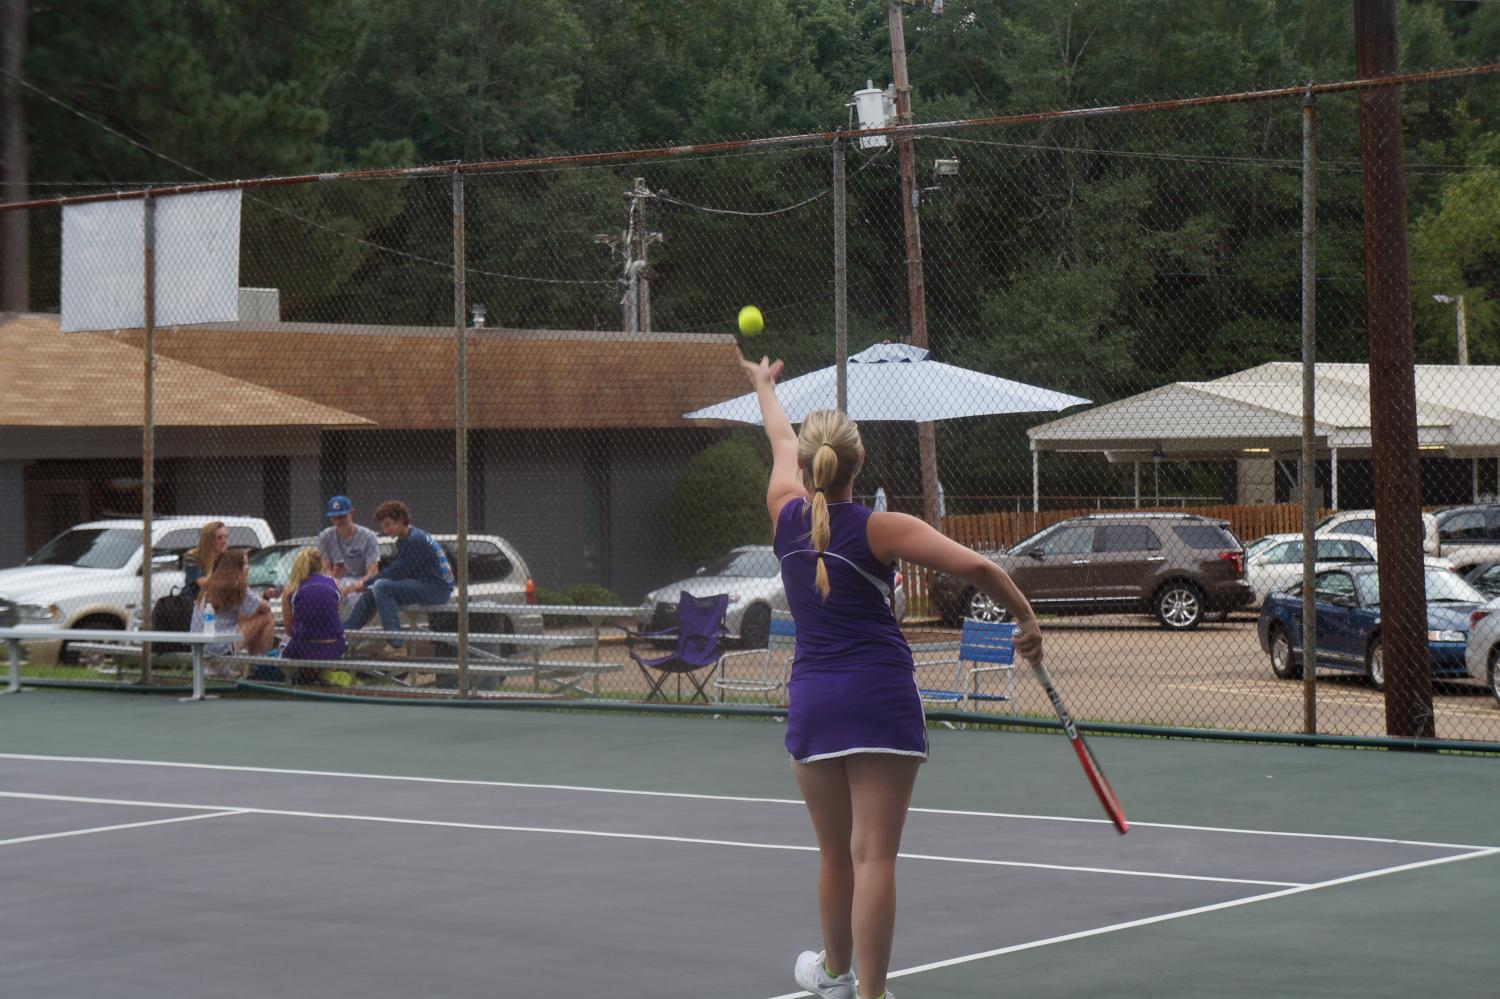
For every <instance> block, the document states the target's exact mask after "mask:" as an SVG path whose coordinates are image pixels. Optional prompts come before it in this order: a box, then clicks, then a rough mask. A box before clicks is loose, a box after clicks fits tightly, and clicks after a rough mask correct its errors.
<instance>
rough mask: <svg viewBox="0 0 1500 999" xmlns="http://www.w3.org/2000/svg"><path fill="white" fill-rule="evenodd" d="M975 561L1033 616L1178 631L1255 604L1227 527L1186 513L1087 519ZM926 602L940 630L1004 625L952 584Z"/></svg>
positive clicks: (986, 601)
mask: <svg viewBox="0 0 1500 999" xmlns="http://www.w3.org/2000/svg"><path fill="white" fill-rule="evenodd" d="M985 555H986V557H987V558H989V559H991V560H993V561H994V562H995V563H996V564H998V565H999V566H1000V567H1001V568H1002V569H1004V570H1005V571H1006V572H1008V573H1010V576H1011V578H1012V579H1014V580H1015V581H1016V585H1017V586H1019V587H1020V588H1021V592H1022V593H1024V594H1026V599H1027V600H1029V601H1031V605H1032V607H1033V608H1035V609H1036V611H1037V612H1038V613H1056V614H1121V613H1131V612H1140V613H1146V614H1153V615H1155V616H1156V619H1157V620H1158V621H1160V622H1161V623H1162V625H1163V626H1164V627H1167V628H1171V629H1173V630H1177V631H1181V630H1186V629H1188V628H1196V627H1197V626H1198V624H1199V623H1200V622H1201V621H1202V620H1203V618H1204V616H1205V615H1209V614H1227V613H1228V612H1229V611H1232V610H1235V609H1236V608H1239V607H1244V606H1247V605H1248V604H1251V603H1253V602H1254V601H1255V591H1254V590H1252V589H1251V588H1250V584H1249V583H1248V582H1246V580H1245V553H1244V549H1243V548H1242V547H1241V546H1240V542H1239V539H1238V538H1236V537H1235V536H1234V534H1233V532H1231V531H1230V530H1229V522H1228V521H1223V520H1210V519H1208V518H1207V517H1200V516H1197V515H1196V514H1173V513H1104V514H1089V515H1087V516H1083V517H1074V518H1072V519H1071V520H1065V521H1062V522H1061V523H1058V524H1053V525H1052V526H1051V527H1048V528H1047V529H1045V530H1043V531H1038V532H1037V533H1036V534H1033V535H1032V536H1031V537H1029V538H1027V539H1026V540H1025V541H1022V542H1021V543H1020V544H1018V545H1016V546H1014V547H1013V548H1011V549H1010V550H1008V551H1004V552H986V553H985ZM929 594H930V596H931V599H932V602H933V606H934V609H935V610H936V612H937V613H938V614H939V615H940V616H941V617H942V618H943V619H944V620H946V621H949V622H957V621H959V620H961V619H963V618H965V617H974V618H978V619H980V620H985V621H1001V620H1005V619H1006V618H1007V617H1009V612H1008V611H1006V610H1005V608H1003V607H999V606H996V604H995V603H994V601H992V600H990V598H989V597H987V596H985V595H984V594H983V593H979V592H977V591H976V590H975V589H974V587H972V586H970V585H969V584H968V583H967V582H965V581H964V580H962V579H959V578H957V577H954V576H949V575H946V574H940V575H938V576H937V577H936V578H934V580H933V582H932V586H931V587H930V590H929Z"/></svg>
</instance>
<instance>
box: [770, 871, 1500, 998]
mask: <svg viewBox="0 0 1500 999" xmlns="http://www.w3.org/2000/svg"><path fill="white" fill-rule="evenodd" d="M1495 854H1500V847H1485V848H1482V849H1477V850H1474V851H1473V852H1471V853H1464V854H1459V855H1457V856H1453V857H1439V858H1436V859H1434V860H1421V861H1417V862H1416V863H1412V864H1402V865H1400V866H1398V867H1386V868H1383V869H1381V870H1378V871H1366V872H1364V873H1363V874H1350V875H1348V876H1347V877H1342V878H1335V879H1333V880H1332V881H1319V882H1317V883H1316V884H1307V885H1299V886H1297V887H1295V888H1287V889H1285V890H1283V891H1273V892H1267V893H1265V894H1264V895H1251V896H1249V897H1248V898H1236V899H1231V900H1229V901H1227V902H1215V903H1214V904H1212V905H1200V906H1198V907H1197V908H1193V909H1181V910H1179V911H1177V912H1165V913H1162V914H1161V915H1159V916H1147V917H1146V918H1144V919H1132V920H1130V921H1129V922H1124V923H1114V924H1112V925H1110V926H1099V927H1095V928H1094V929H1091V930H1080V931H1078V932H1077V933H1064V934H1062V935H1061V936H1055V937H1047V938H1046V939H1044V940H1031V941H1028V942H1027V943H1021V944H1013V945H1012V946H1010V947H997V948H995V949H994V950H986V951H981V952H979V953H977V954H965V955H963V956H962V957H952V958H948V959H947V960H945V961H933V962H931V963H930V964H919V965H916V966H914V967H910V968H902V969H900V970H899V971H892V972H890V973H889V974H888V975H887V976H886V977H887V978H904V977H906V976H908V975H916V974H920V973H921V972H924V971H935V970H937V969H938V968H951V967H953V966H954V965H958V964H970V963H972V962H974V961H983V960H987V959H988V958H992V957H1000V956H1001V955H1004V954H1014V953H1017V952H1018V951H1023V950H1034V949H1036V948H1038V947H1048V946H1051V945H1052V944H1059V943H1067V942H1068V941H1070V940H1082V939H1084V938H1086V937H1097V936H1102V935H1103V934H1105V933H1116V932H1118V931H1120V930H1129V929H1134V928H1135V927H1137V926H1150V925H1151V924H1152V923H1164V922H1167V921H1168V920H1172V919H1182V918H1183V917H1185V916H1198V915H1202V914H1203V913H1205V912H1216V911H1218V910H1220V909H1233V908H1236V907H1238V906H1241V905H1250V904H1251V903H1252V902H1265V901H1268V900H1270V899H1273V898H1285V897H1287V896H1289V895H1300V894H1301V893H1303V892H1308V891H1315V890H1317V889H1319V888H1331V887H1334V886H1335V885H1343V884H1349V883H1350V882H1353V881H1363V880H1365V879H1366V878H1378V877H1383V876H1385V875H1387V874H1397V873H1400V872H1402V871H1412V870H1416V869H1418V868H1421V867H1434V866H1436V865H1438V864H1451V863H1454V862H1456V861H1459V860H1472V859H1474V858H1475V857H1489V856H1494V855H1495ZM811 995H812V993H811V992H787V993H785V994H783V995H779V996H772V997H771V999H807V997H808V996H811Z"/></svg>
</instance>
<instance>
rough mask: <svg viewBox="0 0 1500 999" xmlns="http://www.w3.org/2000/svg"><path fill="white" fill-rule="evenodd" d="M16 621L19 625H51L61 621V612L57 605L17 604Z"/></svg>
mask: <svg viewBox="0 0 1500 999" xmlns="http://www.w3.org/2000/svg"><path fill="white" fill-rule="evenodd" d="M16 619H17V620H18V621H19V622H20V623H21V624H53V623H55V622H57V621H60V620H62V610H61V609H60V608H59V607H58V606H57V604H49V605H48V606H45V607H44V606H42V605H41V604H17V605H16Z"/></svg>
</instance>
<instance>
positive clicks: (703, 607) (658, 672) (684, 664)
mask: <svg viewBox="0 0 1500 999" xmlns="http://www.w3.org/2000/svg"><path fill="white" fill-rule="evenodd" d="M728 611H729V594H727V593H719V594H716V595H714V596H711V597H695V596H693V595H692V594H691V593H688V592H687V591H686V590H683V591H682V592H681V593H680V594H679V596H678V600H677V627H675V628H668V629H665V630H663V631H630V630H628V629H627V630H626V632H625V640H626V643H627V644H628V646H629V649H628V651H629V654H630V658H631V659H634V660H635V664H636V665H637V666H639V667H640V669H641V675H642V676H644V677H645V678H646V681H647V682H648V683H650V684H651V689H650V690H649V691H648V692H647V693H646V700H648V701H649V700H652V699H653V698H658V697H659V698H661V699H662V700H666V699H667V695H666V694H665V693H663V692H662V689H661V688H662V684H664V683H666V681H667V678H668V677H670V676H675V677H677V699H678V700H681V699H682V678H683V677H687V679H688V682H689V683H690V684H692V686H693V692H692V693H691V694H690V695H689V697H688V700H689V701H693V700H696V699H697V698H699V697H701V698H703V703H704V704H708V703H711V702H710V699H709V696H708V692H707V691H706V690H705V689H704V685H705V684H706V683H707V682H708V677H709V675H710V674H708V673H705V674H704V677H703V679H701V680H700V679H698V676H697V673H698V671H699V670H707V669H709V668H710V667H713V666H716V665H717V664H718V662H719V655H720V648H721V646H722V645H723V642H724V637H725V632H724V615H725V614H726V613H728ZM667 638H670V639H672V640H673V641H674V643H675V645H674V648H673V649H672V652H671V654H669V655H665V656H660V657H658V658H655V659H646V658H643V657H641V656H640V655H639V654H638V653H637V652H636V650H635V643H636V642H637V641H640V640H645V641H657V640H661V639H667Z"/></svg>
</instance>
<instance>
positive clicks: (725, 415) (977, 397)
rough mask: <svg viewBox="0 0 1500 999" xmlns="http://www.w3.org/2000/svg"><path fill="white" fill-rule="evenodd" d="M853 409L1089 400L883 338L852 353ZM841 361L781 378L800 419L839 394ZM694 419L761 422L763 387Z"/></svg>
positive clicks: (779, 393) (982, 410) (914, 416)
mask: <svg viewBox="0 0 1500 999" xmlns="http://www.w3.org/2000/svg"><path fill="white" fill-rule="evenodd" d="M848 371H849V374H848V377H849V415H850V416H851V417H853V418H854V419H855V420H858V421H861V422H864V421H870V420H875V421H879V420H889V421H893V422H911V423H927V422H930V421H933V420H951V419H956V418H958V417H962V416H994V415H997V414H1002V413H1036V412H1056V411H1058V410H1062V409H1067V408H1068V407H1070V406H1081V405H1085V404H1086V403H1088V402H1089V400H1088V399H1080V398H1079V397H1078V396H1076V395H1067V394H1065V393H1062V392H1054V391H1052V390H1051V389H1044V388H1038V387H1037V386H1035V385H1027V384H1025V383H1024V382H1015V381H1011V380H1010V379H1009V378H1000V377H999V376H997V375H987V374H985V373H984V372H982V371H974V370H971V369H969V368H960V367H957V366H955V365H952V364H944V363H943V362H941V361H934V360H932V359H931V358H930V357H929V356H928V353H927V351H926V350H924V349H923V348H921V347H913V346H912V345H911V344H907V343H877V344H875V345H874V346H873V347H869V348H867V349H865V350H862V351H860V352H859V353H858V354H855V355H853V356H851V357H850V358H849V369H848ZM837 378H838V368H837V366H829V367H826V368H819V369H818V370H817V371H813V372H810V373H808V374H805V375H799V376H798V377H796V378H792V379H790V380H788V381H785V382H782V383H781V384H779V385H777V386H776V398H778V399H780V400H781V408H782V409H784V410H786V415H787V418H788V419H790V420H791V421H792V422H793V423H801V422H802V421H803V420H804V419H806V418H807V414H808V413H811V412H812V411H813V410H816V409H831V408H832V407H833V405H834V399H835V398H836V397H837V396H836V392H837V384H836V383H837ZM683 415H684V418H685V419H689V420H734V421H735V422H738V423H760V406H759V405H758V404H757V403H756V400H755V393H754V392H749V393H746V394H745V395H742V396H736V397H735V398H733V399H730V400H728V401H727V402H721V403H716V404H715V405H712V406H707V407H705V408H703V409H696V410H694V411H693V412H691V413H685V414H683Z"/></svg>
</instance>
